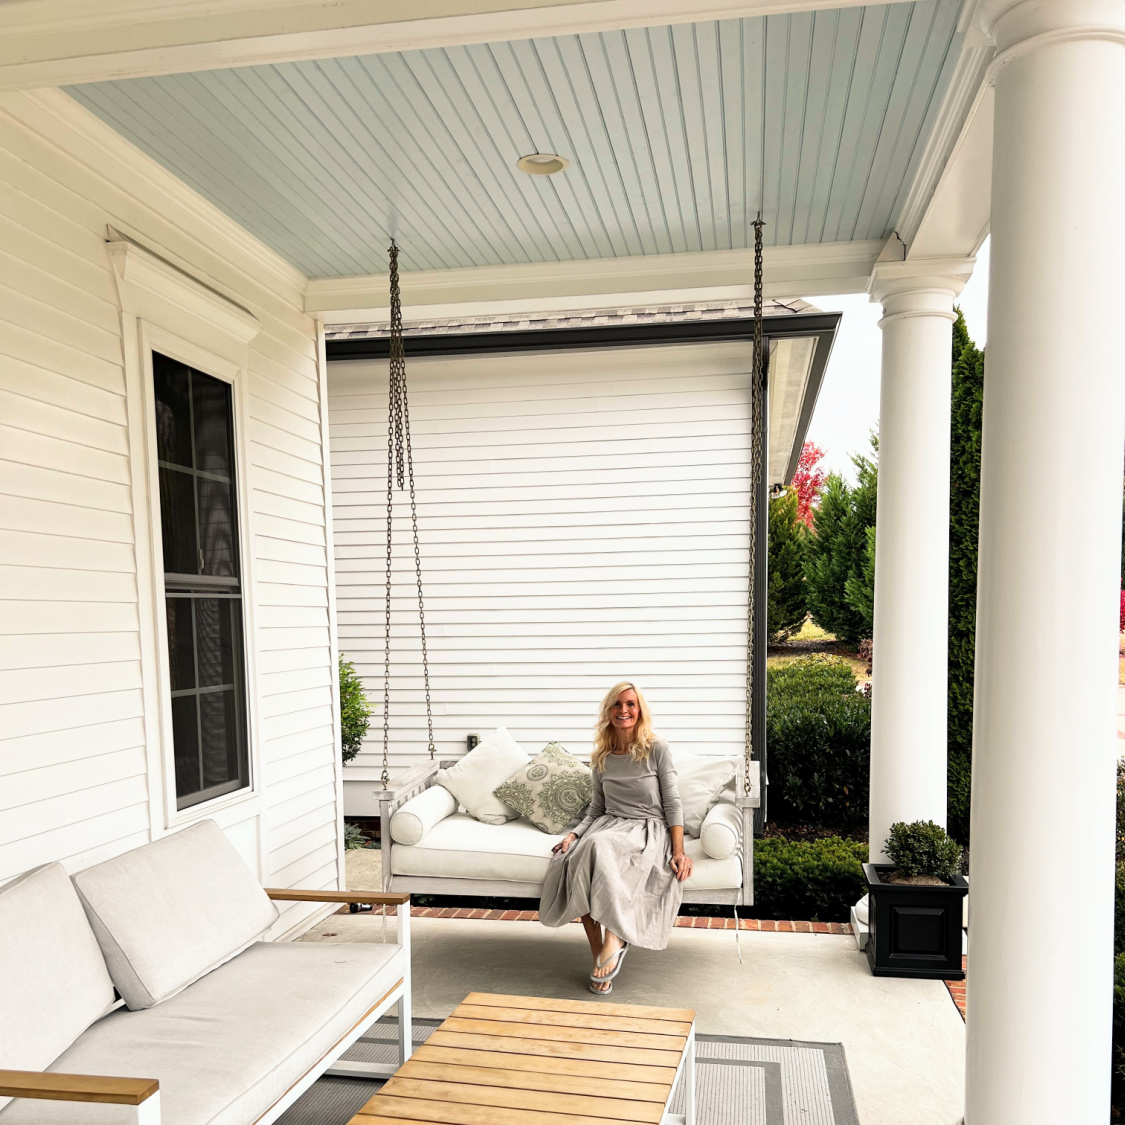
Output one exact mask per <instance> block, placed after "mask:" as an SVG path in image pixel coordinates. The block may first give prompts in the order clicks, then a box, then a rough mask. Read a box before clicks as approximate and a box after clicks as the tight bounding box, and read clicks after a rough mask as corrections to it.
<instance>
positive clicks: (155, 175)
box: [0, 90, 307, 308]
mask: <svg viewBox="0 0 1125 1125" xmlns="http://www.w3.org/2000/svg"><path fill="white" fill-rule="evenodd" d="M0 113H5V114H7V115H8V116H9V117H10V118H11V119H12V120H14V121H16V122H17V123H18V124H19V125H21V126H22V127H23V128H25V129H27V130H28V131H29V132H31V133H33V134H35V135H37V136H38V137H40V138H42V139H44V140H46V141H48V142H49V143H51V144H53V145H55V146H56V147H57V148H59V149H61V150H63V151H64V152H66V153H67V154H68V155H69V156H71V157H73V158H74V159H75V160H77V161H79V162H80V163H82V164H84V165H86V166H87V167H88V168H89V169H91V170H92V171H93V172H95V173H97V174H98V175H99V176H101V177H102V178H103V179H104V180H105V181H107V182H108V183H109V184H111V185H112V186H113V187H115V188H117V189H118V190H119V191H122V192H125V193H126V194H128V195H130V196H132V197H133V198H135V199H137V200H138V201H139V202H140V203H142V204H143V205H145V206H147V207H149V208H151V209H152V210H153V211H154V212H156V213H157V214H159V215H160V216H161V217H162V218H163V219H165V220H166V221H168V222H169V223H172V224H173V225H175V226H178V227H179V228H180V229H181V230H183V231H184V232H185V233H186V234H188V235H189V236H190V237H192V238H194V239H195V240H197V241H198V242H199V243H200V244H201V245H204V246H206V247H207V248H208V249H209V250H210V251H212V252H215V253H219V254H221V255H222V256H223V257H224V258H225V259H226V260H227V261H228V262H229V263H230V264H231V265H233V266H234V267H235V268H236V269H239V270H241V271H242V272H243V273H245V274H246V276H247V277H248V278H250V279H251V280H252V281H254V282H255V283H256V284H259V285H265V286H266V287H268V288H269V289H270V290H271V291H272V292H274V293H276V294H277V295H278V296H280V297H281V298H282V299H284V300H286V301H288V302H289V303H291V304H293V305H294V306H295V307H297V308H300V307H301V306H302V304H303V301H304V292H305V286H306V284H307V279H306V278H305V275H304V274H303V273H301V271H300V270H298V269H297V268H296V267H295V266H292V265H290V263H289V262H287V261H286V260H285V259H284V258H282V257H281V256H280V255H279V254H276V253H275V252H274V251H273V250H271V249H270V248H269V247H268V246H266V245H265V244H264V243H262V242H260V241H259V240H258V239H257V238H255V237H254V235H252V234H250V232H249V231H247V230H246V229H245V228H244V227H242V226H240V225H239V224H238V223H237V222H235V220H234V219H232V218H231V217H230V216H229V215H227V214H225V213H224V212H222V211H220V210H219V208H218V207H216V206H215V205H214V204H213V203H211V202H210V201H209V200H206V199H204V198H203V196H201V195H200V194H199V193H198V192H197V191H195V190H194V189H192V188H190V187H189V186H188V185H187V184H185V183H184V182H183V180H181V179H179V178H177V177H176V176H175V175H173V173H171V172H169V171H168V169H167V168H164V167H163V166H162V165H160V164H158V163H157V162H156V161H155V160H154V159H153V158H152V157H150V156H148V155H147V154H146V153H143V152H141V150H140V149H138V148H137V147H136V146H135V145H133V144H131V143H130V142H129V141H127V140H126V139H125V138H124V137H122V136H121V134H120V133H117V132H116V131H115V130H113V129H112V128H110V126H109V125H107V124H106V123H105V122H104V121H102V120H101V119H100V118H98V117H96V116H95V115H94V114H93V113H91V112H90V111H89V110H88V109H86V108H85V107H84V106H81V105H79V104H78V102H76V101H75V100H74V99H73V98H71V97H70V96H69V95H67V94H65V93H64V92H63V91H62V90H36V91H24V92H22V93H17V94H0ZM113 223H114V226H115V227H117V228H118V229H119V230H120V231H121V232H122V233H123V234H126V235H128V236H130V237H134V238H137V239H138V240H139V241H142V242H143V241H146V238H145V235H144V233H143V232H141V231H138V230H135V229H131V228H130V225H129V223H128V222H127V221H126V220H125V219H124V217H118V216H115V217H114V218H113Z"/></svg>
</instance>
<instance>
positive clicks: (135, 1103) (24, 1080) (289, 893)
mask: <svg viewBox="0 0 1125 1125" xmlns="http://www.w3.org/2000/svg"><path fill="white" fill-rule="evenodd" d="M266 894H267V895H269V897H270V898H271V899H274V900H277V901H285V902H325V903H327V902H338V903H341V904H348V905H351V904H364V905H368V906H371V907H372V908H374V907H376V906H393V907H394V908H395V913H396V914H397V916H398V934H397V938H398V941H397V944H398V945H401V946H402V949H403V952H404V953H405V955H406V956H405V961H406V969H405V971H404V974H403V976H402V978H401V979H400V980H399V981H398V983H397V984H395V985H394V986H393V987H392V988H390V989H389V990H388V991H387V992H386V993H384V995H383V996H381V997H380V998H379V1000H378V1002H377V1003H376V1004H375V1006H374V1007H372V1008H370V1009H369V1010H368V1011H367V1012H365V1013H364V1014H363V1016H361V1017H360V1019H359V1020H358V1021H357V1022H356V1023H355V1024H353V1025H352V1027H351V1028H349V1029H348V1031H347V1032H346V1033H345V1034H344V1035H343V1036H342V1037H341V1038H340V1039H338V1040H337V1041H336V1042H335V1043H334V1044H333V1045H332V1047H331V1048H330V1049H329V1050H328V1052H327V1053H326V1054H325V1055H323V1056H322V1057H321V1058H320V1059H319V1060H318V1061H317V1062H316V1063H314V1064H313V1065H312V1066H311V1067H310V1068H309V1069H308V1070H307V1071H305V1073H304V1074H303V1075H302V1076H301V1077H300V1078H299V1079H297V1081H296V1082H294V1083H293V1085H292V1086H290V1087H289V1089H288V1090H286V1091H285V1093H284V1094H282V1096H281V1097H280V1098H279V1099H278V1100H277V1101H276V1102H274V1104H273V1105H272V1106H270V1108H269V1109H268V1110H266V1112H265V1113H263V1114H262V1115H261V1116H260V1117H258V1118H257V1119H256V1120H255V1121H254V1122H253V1125H271V1123H272V1122H274V1121H276V1120H277V1119H278V1118H279V1117H280V1116H281V1115H282V1114H283V1113H284V1112H285V1111H286V1110H287V1109H288V1108H289V1107H290V1106H291V1105H292V1104H293V1103H294V1102H295V1101H296V1100H297V1099H298V1098H299V1097H300V1096H301V1095H302V1094H303V1093H304V1092H305V1091H306V1090H307V1089H308V1088H309V1087H310V1086H311V1085H312V1084H313V1083H314V1082H315V1081H316V1080H317V1079H318V1078H320V1077H321V1076H322V1075H326V1074H327V1075H333V1076H346V1077H348V1078H390V1077H391V1076H392V1075H393V1074H394V1072H395V1071H396V1070H397V1069H398V1068H399V1067H400V1066H401V1065H402V1064H403V1063H404V1062H406V1060H407V1059H408V1058H409V1057H410V1053H411V1050H412V1046H411V1016H410V984H411V982H410V896H409V895H408V894H372V893H370V892H360V891H357V892H352V891H297V890H282V889H271V888H269V887H267V888H266ZM396 1004H397V1005H398V1006H399V1009H398V1055H399V1061H398V1062H397V1063H371V1062H351V1061H345V1060H342V1059H341V1058H340V1056H341V1055H343V1054H344V1053H345V1052H346V1051H348V1050H349V1049H350V1048H351V1047H353V1046H355V1044H356V1043H384V1042H386V1040H384V1039H375V1038H372V1037H370V1036H368V1035H367V1034H366V1032H368V1031H369V1030H370V1029H371V1027H372V1026H373V1025H374V1024H375V1023H376V1022H377V1021H378V1020H379V1019H381V1018H382V1017H383V1016H384V1015H386V1014H387V1012H388V1011H390V1009H391V1008H393V1007H394V1006H395V1005H396ZM0 1097H8V1098H39V1099H43V1100H46V1101H64V1102H101V1103H108V1104H111V1105H120V1106H122V1107H124V1108H125V1111H126V1117H125V1118H124V1120H125V1121H127V1122H128V1123H129V1125H160V1083H159V1082H158V1081H157V1080H156V1079H155V1078H117V1077H107V1076H105V1075H96V1074H57V1073H53V1072H41V1071H31V1070H0Z"/></svg>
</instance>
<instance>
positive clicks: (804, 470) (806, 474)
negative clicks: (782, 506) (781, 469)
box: [793, 441, 827, 527]
mask: <svg viewBox="0 0 1125 1125" xmlns="http://www.w3.org/2000/svg"><path fill="white" fill-rule="evenodd" d="M823 459H824V450H823V449H821V448H820V446H819V445H813V443H812V442H811V441H806V442H805V444H804V445H803V446H802V447H801V459H800V461H798V462H797V471H796V472H795V473H794V474H793V488H794V489H795V490H796V492H797V518H798V519H799V520H801V521H802V522H803V523H804V524H805V526H806V527H812V525H813V512H814V510H815V509H816V506H817V504H818V503H819V501H820V493H821V489H823V488H824V480H825V477H826V476H827V474H826V473H825V471H824V470H823V469H822V468H821V467H820V462H821V461H822V460H823Z"/></svg>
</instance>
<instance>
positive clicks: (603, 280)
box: [305, 240, 886, 324]
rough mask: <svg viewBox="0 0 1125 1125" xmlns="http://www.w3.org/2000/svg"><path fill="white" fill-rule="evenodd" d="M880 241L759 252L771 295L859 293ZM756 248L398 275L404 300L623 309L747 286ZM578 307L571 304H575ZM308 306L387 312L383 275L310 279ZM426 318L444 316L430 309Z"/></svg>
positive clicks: (325, 311) (316, 311)
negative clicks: (622, 306)
mask: <svg viewBox="0 0 1125 1125" xmlns="http://www.w3.org/2000/svg"><path fill="white" fill-rule="evenodd" d="M885 245H886V243H884V242H883V241H882V240H868V241H862V242H858V241H857V242H826V243H810V244H806V245H801V246H771V247H767V248H766V250H765V253H764V255H763V258H764V261H763V279H764V289H765V293H766V295H767V296H769V297H779V298H785V297H813V296H817V295H818V294H825V293H863V292H866V290H867V282H868V278H869V277H870V276H871V270H872V267H873V266H874V265H875V261H876V259H877V258H878V257H879V254H880V253H881V252H882V250H883V248H884V246H885ZM753 278H754V252H753V250H708V251H700V252H694V253H688V254H648V255H638V256H636V257H631V258H600V259H593V260H589V261H585V260H584V261H575V262H532V263H527V264H520V265H509V266H480V267H471V268H467V269H450V270H414V271H411V272H408V273H404V274H402V277H401V282H402V299H403V304H404V305H406V306H409V307H410V308H411V309H412V310H414V311H415V312H417V310H418V308H419V306H438V307H447V306H458V307H461V306H464V305H477V304H488V305H490V306H491V307H498V306H496V304H495V302H504V303H505V307H507V308H510V309H518V308H527V309H531V308H563V307H566V304H567V303H570V304H573V303H574V299H575V298H580V299H581V302H582V304H581V307H583V308H599V307H607V308H608V307H620V306H621V305H624V304H630V305H632V304H649V303H654V302H661V301H663V302H667V301H673V300H677V301H678V300H710V299H715V298H725V297H736V296H746V295H747V294H749V293H751V292H752V289H753ZM575 307H577V306H575ZM305 311H306V312H307V313H309V315H311V316H315V317H317V318H318V319H321V320H323V321H325V322H326V323H329V324H347V323H351V322H354V321H363V320H372V321H380V320H385V319H386V318H387V315H388V312H387V275H386V274H373V275H370V276H367V277H331V278H314V279H313V280H312V281H310V282H309V285H308V291H307V293H306V296H305ZM426 315H427V316H439V315H446V314H445V313H440V312H438V311H437V308H427V310H426Z"/></svg>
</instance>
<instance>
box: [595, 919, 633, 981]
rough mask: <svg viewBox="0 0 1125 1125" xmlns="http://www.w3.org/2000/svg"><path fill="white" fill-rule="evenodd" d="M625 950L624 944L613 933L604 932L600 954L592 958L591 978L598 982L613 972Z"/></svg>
mask: <svg viewBox="0 0 1125 1125" xmlns="http://www.w3.org/2000/svg"><path fill="white" fill-rule="evenodd" d="M625 949H626V945H625V943H624V942H623V941H622V940H621V939H620V938H619V937H618V936H617V935H616V934H615V933H613V932H612V931H610V930H606V932H605V940H604V941H603V942H602V950H601V954H600V955H598V956H596V957H595V958H594V971H593V973H592V974H591V975H592V976H593V978H594V979H595V980H600V979H602V978H604V977H608V976H609V975H610V973H613V972H615V971H616V969H617V966H618V964H619V962H620V961H621V955H622V954H623V953H624V952H625ZM606 983H609V982H608V981H607V982H606Z"/></svg>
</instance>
